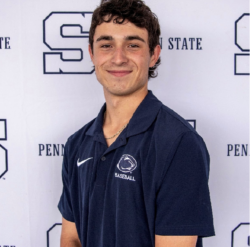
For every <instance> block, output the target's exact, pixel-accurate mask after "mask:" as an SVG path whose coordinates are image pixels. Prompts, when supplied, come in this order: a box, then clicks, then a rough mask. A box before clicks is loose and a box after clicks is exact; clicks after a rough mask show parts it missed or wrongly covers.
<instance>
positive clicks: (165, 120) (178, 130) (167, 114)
mask: <svg viewBox="0 0 250 247" xmlns="http://www.w3.org/2000/svg"><path fill="white" fill-rule="evenodd" d="M157 124H158V125H159V126H158V127H159V128H161V129H163V130H164V131H163V132H165V133H172V135H175V136H179V135H181V134H185V133H186V132H193V133H194V134H197V132H196V130H195V129H194V127H193V126H192V125H191V124H190V123H189V122H188V121H187V120H185V119H184V118H183V117H181V116H180V115H179V114H178V113H176V112H175V111H173V110H172V109H170V108H169V107H167V106H166V105H162V106H161V109H160V111H159V114H158V118H157Z"/></svg>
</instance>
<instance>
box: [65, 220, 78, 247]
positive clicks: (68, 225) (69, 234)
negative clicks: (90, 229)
mask: <svg viewBox="0 0 250 247" xmlns="http://www.w3.org/2000/svg"><path fill="white" fill-rule="evenodd" d="M69 246H70V247H81V246H82V245H81V242H80V240H79V237H78V234H77V230H76V225H75V223H74V222H70V221H67V220H65V219H64V218H62V233H61V244H60V247H69Z"/></svg>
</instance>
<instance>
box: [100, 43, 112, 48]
mask: <svg viewBox="0 0 250 247" xmlns="http://www.w3.org/2000/svg"><path fill="white" fill-rule="evenodd" d="M101 48H104V49H107V48H111V45H110V44H104V45H101Z"/></svg>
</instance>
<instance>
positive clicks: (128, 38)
mask: <svg viewBox="0 0 250 247" xmlns="http://www.w3.org/2000/svg"><path fill="white" fill-rule="evenodd" d="M101 40H108V41H111V40H114V38H113V37H112V36H110V35H101V36H100V37H99V38H98V39H97V40H96V42H99V41H101ZM125 40H127V41H130V40H140V41H142V42H144V43H146V41H145V40H144V39H143V38H141V37H140V36H138V35H130V36H126V37H125Z"/></svg>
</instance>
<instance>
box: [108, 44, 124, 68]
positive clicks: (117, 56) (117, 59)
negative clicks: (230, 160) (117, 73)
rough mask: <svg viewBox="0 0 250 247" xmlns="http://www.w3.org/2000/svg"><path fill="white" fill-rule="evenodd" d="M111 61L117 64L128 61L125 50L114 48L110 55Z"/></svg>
mask: <svg viewBox="0 0 250 247" xmlns="http://www.w3.org/2000/svg"><path fill="white" fill-rule="evenodd" d="M111 62H112V63H114V64H115V65H118V66H120V65H123V64H124V63H127V62H128V58H127V56H126V52H125V51H124V49H123V48H116V50H115V51H114V54H113V56H112V59H111Z"/></svg>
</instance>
